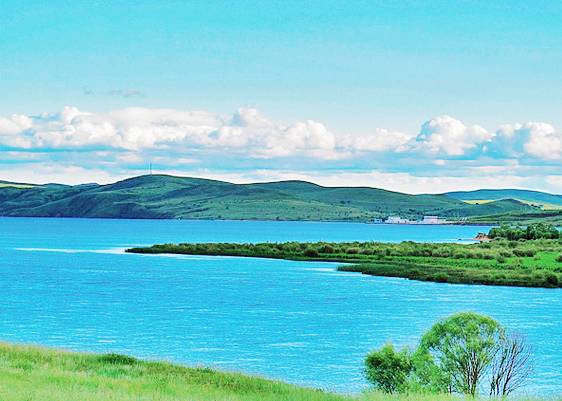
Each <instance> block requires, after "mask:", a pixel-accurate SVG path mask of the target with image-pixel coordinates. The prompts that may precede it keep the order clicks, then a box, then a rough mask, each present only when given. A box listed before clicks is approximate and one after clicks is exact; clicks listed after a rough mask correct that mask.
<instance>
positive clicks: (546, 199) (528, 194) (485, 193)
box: [445, 189, 562, 209]
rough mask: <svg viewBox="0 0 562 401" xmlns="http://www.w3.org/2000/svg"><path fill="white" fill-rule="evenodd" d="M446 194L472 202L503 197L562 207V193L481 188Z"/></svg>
mask: <svg viewBox="0 0 562 401" xmlns="http://www.w3.org/2000/svg"><path fill="white" fill-rule="evenodd" d="M445 195H447V196H449V197H451V198H455V199H458V200H462V201H465V202H466V201H468V202H471V203H483V202H487V201H495V200H502V199H516V200H519V201H521V202H525V203H529V204H533V205H537V206H540V207H542V208H544V209H562V195H554V194H549V193H546V192H539V191H528V190H523V189H479V190H476V191H457V192H448V193H446V194H445Z"/></svg>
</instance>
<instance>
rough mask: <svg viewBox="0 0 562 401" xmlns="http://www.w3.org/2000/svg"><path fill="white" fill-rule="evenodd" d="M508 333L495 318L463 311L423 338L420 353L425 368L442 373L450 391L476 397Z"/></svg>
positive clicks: (434, 328) (442, 321) (440, 324)
mask: <svg viewBox="0 0 562 401" xmlns="http://www.w3.org/2000/svg"><path fill="white" fill-rule="evenodd" d="M504 336H505V332H504V330H503V328H502V327H501V325H500V324H499V323H498V322H496V321H495V320H494V319H492V318H490V317H487V316H483V315H479V314H477V313H473V312H462V313H458V314H455V315H453V316H451V317H449V318H447V319H444V320H441V321H439V322H437V323H436V324H435V325H433V327H432V328H431V329H430V330H429V331H428V332H427V333H426V334H425V335H424V336H423V337H422V340H421V343H420V346H419V348H418V351H417V352H416V354H417V355H418V358H421V357H422V356H423V355H425V364H426V366H425V368H424V367H420V369H421V370H424V369H425V370H428V371H434V372H435V371H437V372H439V375H438V379H439V380H440V381H441V382H443V383H446V385H447V391H449V392H458V393H464V394H470V395H473V396H474V395H476V393H477V391H478V386H479V384H480V382H481V380H482V378H483V377H484V375H485V373H486V370H487V369H488V368H489V366H490V364H491V362H492V361H493V359H494V357H495V355H496V353H497V352H498V349H499V344H501V341H502V339H503V338H504Z"/></svg>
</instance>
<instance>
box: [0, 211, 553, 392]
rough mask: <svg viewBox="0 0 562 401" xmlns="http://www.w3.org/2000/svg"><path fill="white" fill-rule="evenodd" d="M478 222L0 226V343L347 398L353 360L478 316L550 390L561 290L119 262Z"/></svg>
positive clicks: (295, 265)
mask: <svg viewBox="0 0 562 401" xmlns="http://www.w3.org/2000/svg"><path fill="white" fill-rule="evenodd" d="M487 230H488V227H471V226H398V225H373V224H354V223H312V222H254V221H248V222H239V221H187V220H186V221H182V220H101V219H41V218H37V219H34V218H19V219H17V218H0V261H1V263H0V294H1V296H0V340H4V341H11V342H24V343H37V344H42V345H47V346H53V347H62V348H66V349H71V350H78V351H94V352H110V351H111V352H121V353H127V354H130V355H134V356H138V357H143V358H149V359H166V360H170V361H175V362H180V363H184V364H188V365H205V366H211V367H216V368H220V369H223V370H236V371H243V372H247V373H255V374H259V375H263V376H267V377H270V378H277V379H282V380H286V381H289V382H292V383H296V384H304V385H309V386H315V387H320V388H325V389H330V390H335V391H340V392H355V391H360V390H361V389H362V388H364V386H365V385H366V384H365V382H364V381H363V378H362V361H363V358H364V356H365V354H366V353H367V352H368V351H369V350H371V349H372V348H375V347H379V346H381V345H382V344H384V343H385V342H387V341H390V340H392V341H393V342H394V343H396V344H398V345H410V346H415V344H416V341H417V340H418V339H419V337H420V335H421V334H422V333H423V332H424V331H425V330H427V329H428V328H429V327H430V326H431V325H432V324H433V323H434V322H435V321H436V320H437V319H439V318H442V317H445V316H447V315H449V314H451V313H454V312H458V311H465V310H473V311H477V312H482V313H486V314H489V315H491V316H493V317H494V318H496V319H498V320H499V321H500V322H501V323H503V324H504V325H505V326H507V327H509V328H512V329H516V330H517V331H518V332H520V333H522V334H524V335H525V336H526V337H527V339H528V341H529V342H530V343H531V344H532V346H533V348H534V354H535V358H536V363H535V372H534V375H533V378H532V383H531V385H530V386H529V388H528V391H533V392H537V393H538V392H540V393H541V394H547V393H548V394H560V393H562V290H559V289H542V288H537V289H534V288H510V287H491V286H469V285H450V284H437V283H424V282H415V281H408V280H404V279H395V278H381V277H371V276H364V275H360V274H356V273H345V272H337V271H335V267H336V264H332V263H319V262H295V261H283V260H264V259H254V258H232V257H222V258H221V257H199V256H181V255H169V256H168V255H138V254H125V253H123V249H124V248H126V247H131V246H137V245H150V244H153V243H162V242H209V241H224V242H258V241H286V240H295V241H317V240H327V241H347V240H360V241H363V240H375V241H391V242H392V241H401V240H415V241H457V240H459V239H464V240H466V239H470V238H472V237H474V235H475V234H476V233H477V232H479V231H487Z"/></svg>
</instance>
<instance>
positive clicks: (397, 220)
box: [373, 216, 450, 224]
mask: <svg viewBox="0 0 562 401" xmlns="http://www.w3.org/2000/svg"><path fill="white" fill-rule="evenodd" d="M373 223H375V224H382V223H384V224H448V223H450V222H449V221H448V220H447V219H444V218H442V217H439V216H423V218H422V219H421V220H410V219H405V218H402V217H400V216H389V217H388V218H387V219H386V220H382V219H374V220H373Z"/></svg>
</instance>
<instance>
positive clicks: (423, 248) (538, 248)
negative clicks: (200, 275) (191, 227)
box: [127, 240, 562, 288]
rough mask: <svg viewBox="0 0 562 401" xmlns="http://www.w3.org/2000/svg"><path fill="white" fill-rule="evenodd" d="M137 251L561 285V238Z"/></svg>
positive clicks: (438, 278)
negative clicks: (321, 263) (337, 264)
mask: <svg viewBox="0 0 562 401" xmlns="http://www.w3.org/2000/svg"><path fill="white" fill-rule="evenodd" d="M127 251H128V252H132V253H144V254H158V253H176V254H191V255H218V256H247V257H265V258H277V259H289V260H314V261H330V262H346V263H347V264H346V265H343V266H340V267H339V270H342V271H351V272H359V273H364V274H369V275H374V276H389V277H403V278H408V279H412V280H421V281H434V282H447V283H453V284H485V285H505V286H520V287H546V288H557V287H562V262H560V261H559V260H558V259H559V256H560V255H561V254H562V240H533V241H506V240H496V241H492V242H489V243H481V244H471V245H463V244H429V243H413V242H402V243H400V244H387V243H377V242H347V243H327V242H316V243H298V242H286V243H261V244H235V243H226V244H224V243H219V244H216V243H207V244H161V245H154V246H151V247H143V248H133V249H128V250H127Z"/></svg>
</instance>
